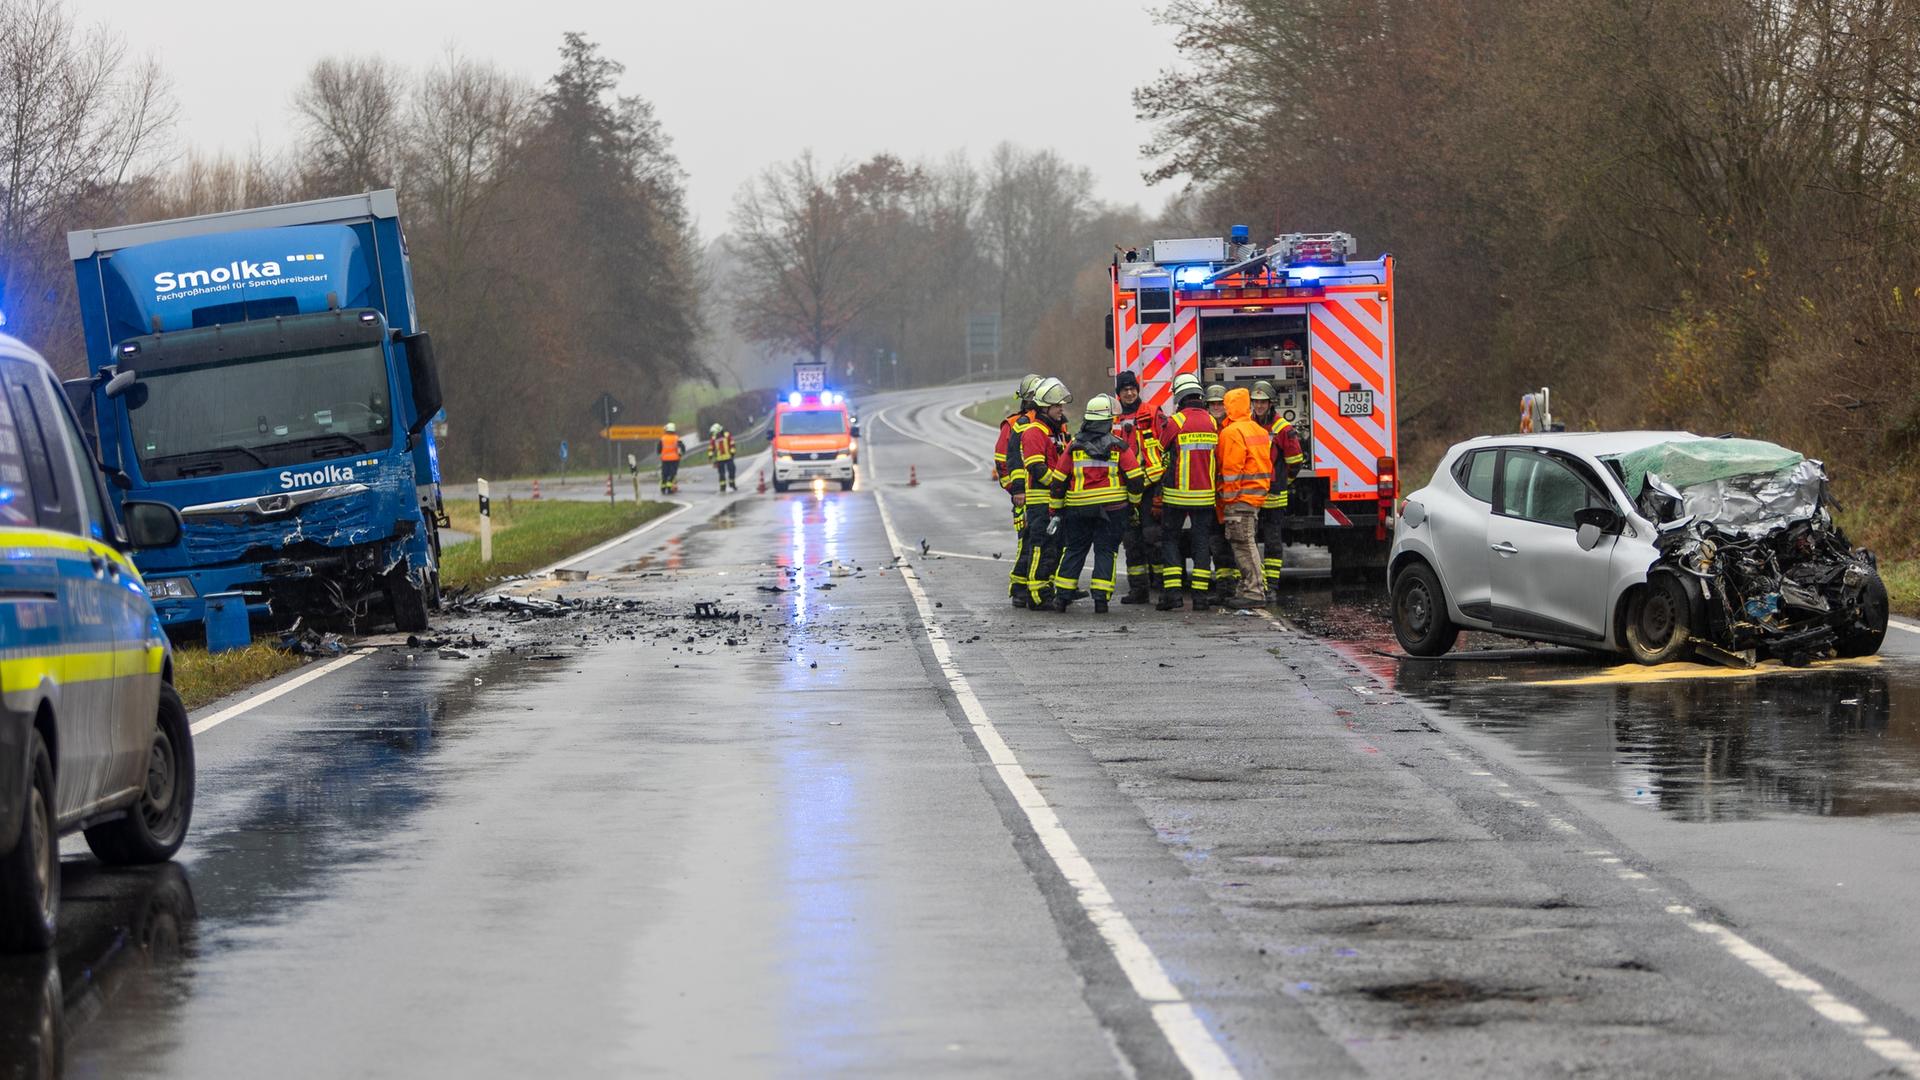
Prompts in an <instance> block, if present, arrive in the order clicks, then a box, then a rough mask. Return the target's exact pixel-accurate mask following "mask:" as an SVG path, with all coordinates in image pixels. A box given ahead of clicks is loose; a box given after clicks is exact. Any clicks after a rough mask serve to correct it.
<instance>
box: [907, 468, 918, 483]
mask: <svg viewBox="0 0 1920 1080" xmlns="http://www.w3.org/2000/svg"><path fill="white" fill-rule="evenodd" d="M907 486H908V487H919V486H920V469H919V467H918V466H915V465H909V466H907Z"/></svg>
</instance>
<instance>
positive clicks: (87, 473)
mask: <svg viewBox="0 0 1920 1080" xmlns="http://www.w3.org/2000/svg"><path fill="white" fill-rule="evenodd" d="M45 389H46V391H47V393H46V394H45V395H35V396H36V397H44V399H45V400H46V403H47V411H48V412H50V413H52V414H53V415H54V417H55V421H54V426H55V428H56V429H57V430H58V432H59V435H60V440H61V444H62V446H63V448H64V451H65V453H66V457H67V460H68V461H70V462H72V463H73V466H74V468H75V469H77V470H78V476H79V483H80V498H81V501H83V502H84V503H86V507H87V523H86V525H87V527H86V535H87V536H91V537H93V538H94V539H95V540H98V541H100V542H101V543H103V544H104V543H109V542H110V541H111V538H110V537H109V536H108V533H110V532H111V531H112V529H113V527H112V525H110V524H109V522H111V521H112V520H113V519H112V518H109V517H108V516H107V504H106V497H105V496H104V495H102V494H101V491H100V469H99V467H98V466H97V465H95V464H94V460H93V450H92V447H91V445H90V444H89V443H88V441H87V439H86V437H85V436H84V435H82V434H81V433H80V427H79V425H78V424H77V423H75V421H74V418H73V408H72V405H71V403H70V402H69V401H68V400H67V396H66V392H65V391H64V390H62V389H61V387H60V385H59V384H58V383H55V382H53V381H52V380H51V379H47V380H45ZM55 456H56V457H58V456H59V455H58V454H56V455H55Z"/></svg>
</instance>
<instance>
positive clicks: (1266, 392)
mask: <svg viewBox="0 0 1920 1080" xmlns="http://www.w3.org/2000/svg"><path fill="white" fill-rule="evenodd" d="M1253 400H1255V401H1272V400H1273V384H1272V383H1270V382H1268V381H1267V380H1265V379H1261V380H1260V381H1259V382H1257V383H1254V384H1253Z"/></svg>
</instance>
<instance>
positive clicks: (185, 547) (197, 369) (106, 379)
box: [69, 191, 440, 630]
mask: <svg viewBox="0 0 1920 1080" xmlns="http://www.w3.org/2000/svg"><path fill="white" fill-rule="evenodd" d="M69 245H70V248H71V251H72V254H73V257H74V264H75V270H76V276H77V277H78V280H79V285H80V302H81V312H82V316H83V320H84V322H85V326H86V330H87V346H88V364H89V367H90V369H91V370H92V372H93V376H92V378H91V379H90V380H89V386H88V389H89V391H90V394H91V398H92V400H91V405H92V410H91V411H92V413H93V420H94V426H95V429H96V431H97V436H98V439H99V443H100V446H99V450H100V457H101V460H102V463H103V464H104V466H105V467H106V468H107V469H108V471H109V475H110V476H111V477H112V478H113V481H114V486H115V488H116V489H117V492H118V495H117V497H118V498H120V499H122V500H127V499H142V500H158V501H162V502H166V503H168V504H171V505H172V506H174V507H176V508H178V509H179V511H180V513H181V516H182V518H183V520H184V522H185V529H184V532H183V535H182V536H181V538H180V541H179V543H177V544H174V545H172V546H170V547H166V548H160V549H155V550H150V551H145V552H142V553H141V554H140V556H139V564H140V568H141V571H142V573H143V574H144V575H145V576H146V578H147V580H148V583H149V587H150V589H151V591H152V593H153V597H154V600H155V604H156V606H157V607H158V609H159V611H160V614H161V617H162V618H163V620H164V621H165V622H166V623H167V624H168V625H169V626H170V627H176V626H180V625H184V624H191V623H195V622H198V621H200V620H201V619H202V618H203V617H204V614H205V599H204V598H205V597H207V596H209V595H211V594H213V593H230V592H240V593H244V594H245V595H246V596H247V598H248V607H249V610H250V611H251V612H253V613H255V614H260V615H265V614H268V613H273V614H276V615H280V616H291V615H308V616H317V617H330V616H331V617H340V616H344V617H347V618H351V619H354V620H356V621H357V620H360V619H363V618H365V617H366V616H367V615H368V614H369V613H370V612H371V611H372V610H375V609H383V610H386V611H389V612H390V613H391V615H392V617H393V620H394V622H395V624H396V625H397V626H398V627H399V628H400V629H403V630H421V629H425V628H426V626H427V622H428V618H429V616H428V611H429V609H430V608H431V607H432V606H433V605H434V604H435V603H436V602H437V594H438V581H439V578H438V574H439V562H438V555H439V545H438V542H437V527H438V525H439V521H440V513H439V509H440V508H439V476H438V460H437V456H436V454H435V453H434V447H433V443H432V438H433V433H432V421H433V419H434V416H435V414H437V413H438V412H439V409H440V389H439V378H438V374H437V371H436V368H435V364H434V360H433V353H432V348H431V342H430V340H429V338H428V337H427V335H426V334H425V333H424V332H421V331H419V330H418V328H417V326H416V319H415V313H414V303H413V292H412V277H411V272H410V270H409V268H408V264H407V260H406V249H405V243H404V240H403V238H402V236H401V234H400V229H399V221H398V217H397V200H396V199H395V197H394V193H393V192H391V191H385V192H373V193H369V194H367V195H363V196H351V197H347V198H343V199H324V200H319V201H317V202H311V203H301V204H295V205H292V206H285V207H269V208H266V209H264V210H254V211H240V212H236V213H233V214H216V215H209V216H206V217H202V218H189V219H181V220H178V221H172V222H158V223H154V224H151V225H136V226H126V227H123V228H118V229H103V230H90V231H86V232H80V233H73V234H70V236H69Z"/></svg>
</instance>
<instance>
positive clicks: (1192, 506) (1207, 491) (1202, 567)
mask: <svg viewBox="0 0 1920 1080" xmlns="http://www.w3.org/2000/svg"><path fill="white" fill-rule="evenodd" d="M1173 400H1174V403H1175V405H1176V407H1177V409H1178V411H1177V412H1175V413H1174V414H1173V416H1171V417H1169V418H1168V420H1167V425H1166V430H1165V431H1164V432H1163V433H1162V434H1161V436H1160V448H1161V449H1162V450H1164V451H1165V452H1166V453H1165V457H1166V465H1167V471H1166V472H1164V473H1162V474H1161V476H1160V501H1161V503H1162V510H1161V515H1160V528H1161V536H1160V559H1161V562H1162V563H1163V565H1162V566H1161V568H1160V575H1161V577H1160V603H1158V604H1156V605H1155V606H1156V607H1157V608H1159V609H1160V610H1161V611H1172V610H1174V609H1176V608H1178V607H1180V601H1181V596H1180V590H1181V586H1182V581H1181V578H1182V574H1181V571H1182V570H1183V569H1185V567H1186V560H1185V559H1183V558H1181V556H1180V530H1181V528H1182V527H1185V528H1186V529H1187V531H1188V539H1189V543H1188V548H1189V550H1191V552H1192V553H1193V609H1194V610H1195V611H1205V610H1206V609H1207V593H1208V591H1209V590H1210V589H1211V588H1212V587H1213V569H1212V565H1211V563H1212V550H1213V523H1214V514H1215V513H1216V509H1215V506H1214V476H1215V474H1216V473H1217V472H1218V471H1219V470H1218V469H1216V468H1215V467H1214V454H1215V451H1217V450H1218V449H1219V444H1220V429H1219V426H1218V425H1216V424H1215V423H1214V422H1213V415H1212V414H1211V413H1209V412H1208V411H1207V406H1206V391H1205V390H1204V389H1202V388H1201V386H1200V380H1199V379H1197V378H1195V377H1193V376H1192V375H1178V376H1175V377H1174V380H1173Z"/></svg>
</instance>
